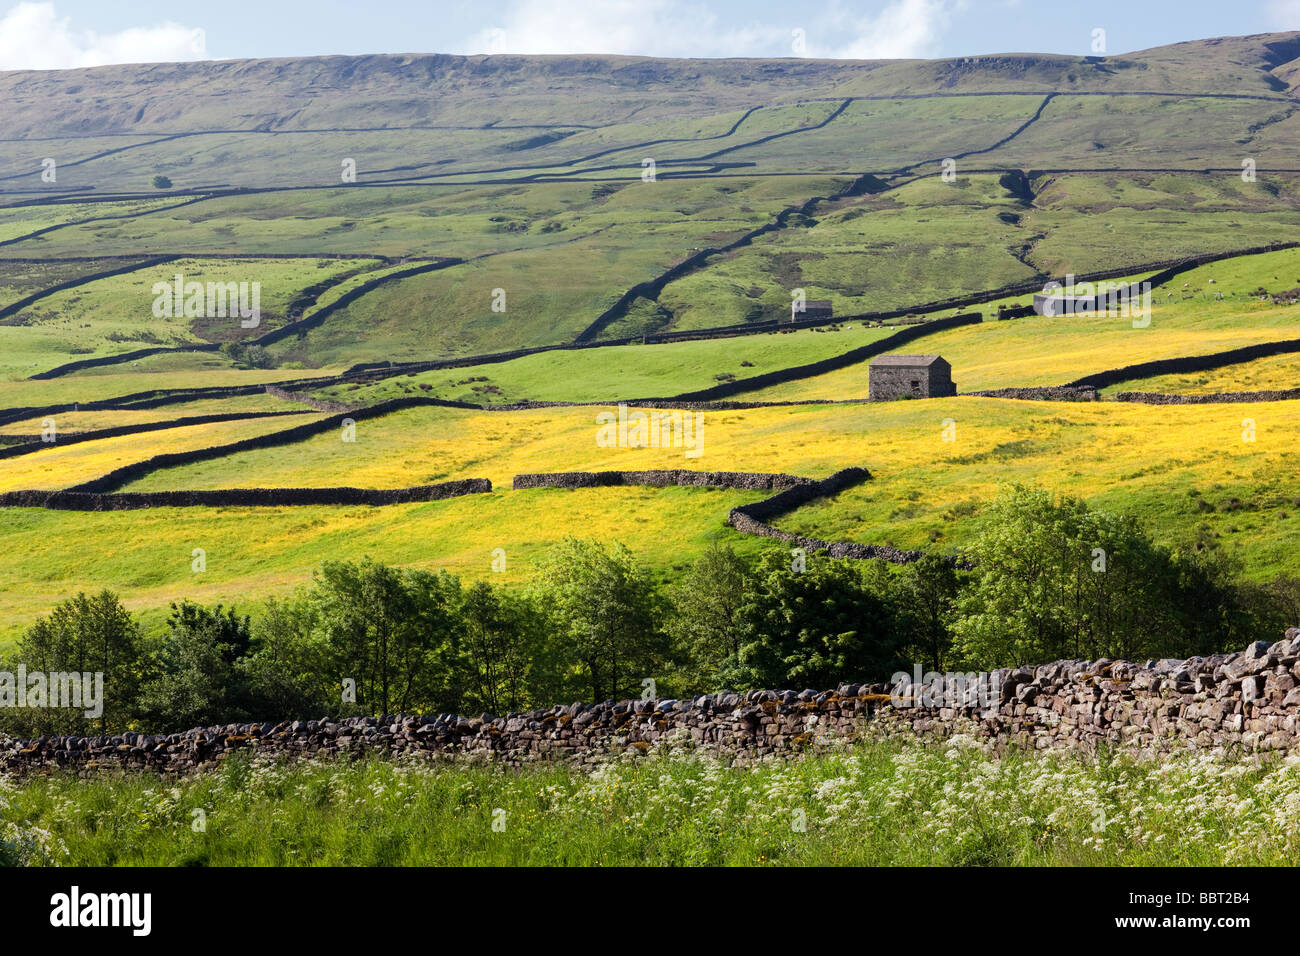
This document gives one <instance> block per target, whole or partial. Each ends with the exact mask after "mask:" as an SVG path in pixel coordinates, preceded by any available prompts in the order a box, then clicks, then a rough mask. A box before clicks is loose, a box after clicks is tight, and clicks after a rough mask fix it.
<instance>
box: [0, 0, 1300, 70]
mask: <svg viewBox="0 0 1300 956" xmlns="http://www.w3.org/2000/svg"><path fill="white" fill-rule="evenodd" d="M1297 29H1300V0H1233V2H1224V0H1173V2H1166V0H1088V2H1078V0H812V2H807V0H805V2H794V3H791V2H776V0H386V2H384V3H382V4H365V3H359V2H357V0H310V2H308V0H223V2H221V3H219V4H218V3H214V2H213V0H202V2H190V0H166V2H162V0H157V2H155V0H130V2H116V0H115V2H112V3H104V2H103V0H53V2H30V0H24V2H17V3H15V2H12V0H0V69H4V70H17V69H64V68H69V67H80V66H101V65H104V64H108V63H146V62H170V61H179V60H207V59H238V58H245V57H277V56H313V55H326V54H362V53H463V54H468V53H624V54H635V55H642V56H663V57H678V56H701V57H721V56H754V57H779V56H808V57H830V58H862V59H876V58H892V57H949V56H969V55H974V54H984V53H1027V52H1034V53H1064V54H1078V55H1085V54H1094V53H1106V54H1111V55H1115V54H1121V53H1126V52H1131V51H1134V50H1142V49H1147V48H1150V47H1154V46H1161V45H1163V44H1166V43H1176V42H1179V41H1181V40H1196V39H1203V38H1206V37H1214V36H1228V35H1239V34H1248V33H1267V32H1275V31H1283V30H1297ZM1099 44H1100V45H1099Z"/></svg>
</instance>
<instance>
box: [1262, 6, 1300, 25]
mask: <svg viewBox="0 0 1300 956" xmlns="http://www.w3.org/2000/svg"><path fill="white" fill-rule="evenodd" d="M1268 16H1269V19H1270V20H1272V21H1273V26H1274V27H1276V28H1277V29H1279V30H1300V0H1273V2H1272V3H1270V4H1269V5H1268Z"/></svg>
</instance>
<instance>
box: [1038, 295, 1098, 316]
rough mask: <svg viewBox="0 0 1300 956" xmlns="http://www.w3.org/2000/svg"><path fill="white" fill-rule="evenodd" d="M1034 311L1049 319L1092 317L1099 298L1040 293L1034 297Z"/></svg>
mask: <svg viewBox="0 0 1300 956" xmlns="http://www.w3.org/2000/svg"><path fill="white" fill-rule="evenodd" d="M1034 311H1035V312H1036V313H1038V314H1039V315H1045V316H1048V317H1051V316H1057V315H1080V314H1084V315H1090V314H1092V313H1093V312H1096V311H1097V297H1096V296H1095V295H1093V296H1075V295H1060V294H1056V293H1047V292H1038V293H1036V294H1035V295H1034Z"/></svg>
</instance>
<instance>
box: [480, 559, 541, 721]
mask: <svg viewBox="0 0 1300 956" xmlns="http://www.w3.org/2000/svg"><path fill="white" fill-rule="evenodd" d="M460 617H461V620H462V622H463V627H464V636H463V645H462V646H463V649H464V651H465V653H466V655H467V657H468V659H469V673H470V680H469V685H468V687H467V688H466V698H467V701H466V702H467V703H468V704H470V705H472V706H473V707H475V708H482V709H484V710H487V711H488V712H489V713H493V714H501V713H506V712H514V711H519V710H522V709H523V708H524V707H526V706H528V705H529V704H530V703H541V702H549V700H548V699H546V698H542V699H540V700H539V695H538V694H537V691H538V690H543V689H544V688H546V687H547V684H548V681H547V676H548V674H547V666H546V665H547V663H548V658H549V653H548V648H547V641H546V633H547V629H546V622H545V617H544V615H542V613H541V612H540V611H539V610H538V609H537V608H536V607H535V606H534V605H533V603H532V601H530V600H528V599H527V598H524V597H519V596H516V595H512V594H509V593H508V592H504V591H499V590H497V589H496V588H494V587H492V585H491V584H489V583H487V582H486V581H479V582H477V583H475V584H474V585H473V586H471V587H470V588H468V589H467V590H466V591H465V596H464V601H463V603H462V604H461V607H460Z"/></svg>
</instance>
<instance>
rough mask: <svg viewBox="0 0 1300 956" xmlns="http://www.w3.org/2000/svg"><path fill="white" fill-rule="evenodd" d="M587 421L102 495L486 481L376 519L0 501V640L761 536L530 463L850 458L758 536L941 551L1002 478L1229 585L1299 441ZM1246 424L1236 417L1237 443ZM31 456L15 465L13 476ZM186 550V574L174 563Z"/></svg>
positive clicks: (1284, 532)
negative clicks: (422, 570) (591, 545)
mask: <svg viewBox="0 0 1300 956" xmlns="http://www.w3.org/2000/svg"><path fill="white" fill-rule="evenodd" d="M603 410H604V409H603V408H601V407H584V408H550V409H535V410H529V411H523V412H479V411H458V410H448V409H412V410H407V411H403V412H397V413H393V414H391V415H388V416H385V417H383V418H379V419H373V420H365V421H361V422H359V423H358V425H357V429H358V430H357V441H356V442H355V443H345V442H342V441H340V435H335V434H333V433H330V434H327V435H322V436H318V437H316V438H313V439H309V440H308V441H305V442H301V443H298V444H296V445H292V446H285V447H280V448H272V449H265V450H260V451H253V452H246V453H241V454H239V455H233V456H230V457H228V458H225V459H219V460H214V461H208V462H201V463H197V464H193V465H187V466H183V467H179V468H173V469H167V470H164V471H160V472H156V473H154V474H152V475H149V476H146V477H145V478H143V479H140V480H138V481H136V482H134V483H132V484H130V485H128V486H127V487H126V489H125V490H129V491H144V490H152V491H157V490H168V489H178V488H221V487H328V486H335V485H355V486H360V487H378V488H386V487H403V486H406V485H411V484H422V483H427V482H433V481H445V480H451V479H456V478H464V477H487V478H490V479H491V480H492V482H493V484H494V487H495V489H496V490H494V491H493V492H492V493H491V494H488V495H471V496H468V497H464V498H457V499H452V500H448V501H442V502H430V503H427V504H416V505H400V506H393V507H385V508H351V507H347V508H344V507H329V508H314V507H313V508H256V509H251V508H242V509H241V508H218V509H152V510H149V511H133V512H115V513H107V514H95V513H73V512H57V511H42V510H34V509H10V510H7V511H6V512H5V513H4V514H3V527H2V529H0V542H2V543H3V548H0V573H3V574H4V575H5V576H6V578H7V580H10V581H12V582H14V583H13V584H12V585H11V586H10V587H9V588H8V589H7V590H6V593H5V608H4V614H3V627H4V630H5V631H6V632H7V633H8V634H10V635H11V636H12V635H13V634H15V633H16V631H17V630H18V629H20V628H21V627H23V626H25V625H26V624H27V623H30V621H31V620H32V618H34V617H35V616H36V615H38V614H41V613H44V612H45V611H47V610H48V608H49V606H50V605H52V604H53V603H54V602H56V601H57V600H61V599H62V598H64V597H67V596H70V595H71V594H73V593H75V592H76V590H78V589H83V588H88V587H96V588H97V587H111V588H113V589H115V590H118V591H120V592H121V593H122V595H123V597H124V599H125V600H126V602H127V604H128V606H129V607H131V608H133V609H135V610H141V611H148V612H149V613H151V614H154V615H157V614H159V613H160V610H159V609H160V608H163V607H165V605H166V603H167V602H168V601H172V600H179V599H180V598H182V597H191V598H194V599H196V600H204V601H208V602H215V601H217V600H221V601H225V602H226V603H229V602H231V601H238V602H239V603H240V604H241V605H243V604H248V603H250V602H254V601H257V600H260V599H261V598H262V597H265V596H268V595H272V594H279V593H285V592H287V591H289V590H292V589H293V588H294V587H296V586H298V585H300V584H302V583H304V582H305V581H307V580H308V579H309V577H310V574H311V572H312V571H313V570H314V569H315V568H316V567H317V566H318V565H319V564H320V562H321V561H323V560H326V559H359V558H361V557H363V556H365V555H367V554H369V555H371V556H373V557H375V558H377V559H380V560H385V561H388V562H390V563H394V564H400V565H411V566H418V567H426V568H433V569H436V568H446V569H447V570H449V571H453V572H456V573H459V574H461V575H463V576H465V577H466V578H468V579H473V578H477V577H481V576H486V575H487V574H488V573H489V566H490V556H491V552H492V551H493V549H495V548H505V549H506V551H507V554H508V555H509V556H510V557H509V568H510V575H509V577H510V581H518V582H521V581H525V580H527V579H528V578H529V577H530V576H531V575H532V574H533V573H534V569H535V566H536V562H537V561H538V559H539V558H540V557H541V555H542V554H543V553H544V552H545V551H546V550H547V549H548V548H550V547H552V546H553V545H555V544H557V543H559V542H560V541H561V540H562V539H563V538H564V537H565V536H566V535H570V534H573V535H577V536H580V537H596V538H599V539H600V540H614V539H618V540H622V541H624V542H625V543H626V544H627V545H628V546H629V547H631V548H632V550H633V551H634V552H635V553H636V554H637V555H638V557H639V558H640V559H641V560H643V561H644V562H645V563H646V564H647V565H648V566H649V567H650V568H651V569H652V571H653V572H654V573H655V574H656V575H659V576H664V577H666V576H667V575H669V574H670V572H671V571H673V570H674V569H680V568H682V567H684V566H685V565H686V564H688V563H689V562H690V561H691V560H693V558H694V556H695V555H696V554H698V552H699V550H700V549H701V548H702V547H704V546H705V545H706V544H707V543H708V541H710V540H714V539H716V540H721V541H725V542H728V543H733V544H736V545H737V546H739V547H740V548H742V549H757V548H760V547H764V546H768V545H766V544H765V543H761V542H759V541H757V540H756V539H753V538H748V537H746V536H743V535H740V534H739V533H737V532H735V531H733V530H731V529H730V528H728V527H726V526H725V525H724V521H725V518H726V514H727V512H728V511H729V510H730V509H731V508H732V507H735V506H736V505H739V504H743V503H745V502H747V501H752V500H755V499H756V498H758V497H762V495H761V493H753V492H735V491H712V490H706V489H693V488H666V489H650V488H604V489H582V490H577V491H562V490H555V489H549V490H531V491H513V490H511V489H510V481H511V478H512V477H513V476H514V475H515V474H519V473H521V472H531V471H568V470H607V469H642V468H689V469H693V470H739V471H775V472H786V473H793V474H800V475H808V476H812V477H822V476H825V475H828V474H830V473H831V472H833V471H835V470H838V469H840V468H843V467H846V466H850V465H860V466H865V467H867V468H868V469H869V470H870V471H871V472H872V474H873V476H874V480H872V481H870V482H868V483H866V484H863V485H859V486H857V487H855V488H851V489H848V490H846V491H844V492H841V493H840V494H839V495H837V496H835V497H834V498H830V499H825V500H821V501H816V502H812V503H810V504H808V505H805V506H804V507H802V508H800V509H799V510H797V511H795V512H793V513H791V514H789V515H786V516H784V517H783V518H781V519H779V521H778V522H777V524H778V525H779V526H780V527H782V528H785V529H787V530H791V531H796V532H800V533H803V534H807V535H810V536H813V537H818V538H822V539H826V540H840V539H847V540H855V541H861V542H864V543H870V544H893V545H896V546H899V547H909V548H923V549H927V550H934V551H939V552H941V553H946V552H951V551H955V550H957V549H959V548H961V547H962V546H964V545H965V544H967V543H968V542H970V541H971V540H973V537H974V536H975V535H976V534H977V533H978V532H979V530H980V528H981V526H982V510H983V507H984V505H985V504H986V503H987V502H988V501H989V500H991V499H992V498H993V497H994V496H996V494H997V493H998V492H999V490H1000V488H1001V487H1002V486H1003V485H1004V484H1005V483H1006V482H1009V481H1017V480H1019V481H1025V482H1029V483H1034V484H1038V485H1040V486H1043V487H1047V488H1050V489H1053V490H1056V491H1061V492H1065V493H1068V494H1072V495H1076V496H1079V497H1082V498H1084V499H1086V500H1087V501H1088V502H1089V503H1090V504H1091V505H1093V506H1094V507H1103V508H1107V509H1110V510H1116V511H1124V512H1129V513H1133V514H1136V515H1138V516H1139V517H1140V518H1142V519H1143V520H1144V521H1145V522H1146V524H1147V525H1148V527H1149V528H1150V530H1151V531H1152V532H1153V533H1154V534H1155V535H1156V537H1157V538H1159V539H1160V540H1162V541H1165V542H1167V543H1171V544H1180V543H1185V542H1188V541H1192V540H1197V539H1201V540H1204V541H1207V542H1215V541H1217V542H1219V543H1221V544H1224V545H1225V546H1228V548H1229V550H1230V551H1232V552H1233V553H1235V554H1237V555H1238V556H1239V557H1240V558H1241V560H1242V561H1243V564H1244V568H1243V570H1244V571H1245V573H1246V575H1247V576H1248V577H1249V578H1251V579H1256V580H1258V579H1263V578H1267V577H1270V576H1272V575H1274V574H1277V573H1282V572H1288V571H1291V570H1293V568H1294V556H1293V550H1294V549H1293V542H1294V539H1295V536H1296V534H1297V533H1298V532H1300V494H1297V492H1296V491H1295V489H1294V487H1293V484H1292V482H1291V480H1290V477H1289V475H1290V470H1289V468H1288V464H1287V463H1288V461H1289V458H1288V456H1289V454H1290V449H1291V448H1293V447H1294V444H1295V441H1296V438H1297V436H1298V435H1300V405H1298V404H1297V403H1294V402H1272V403H1259V404H1254V405H1251V406H1250V407H1249V409H1248V411H1243V409H1242V407H1241V406H1234V405H1192V406H1140V405H1126V404H1120V403H1099V404H1067V403H1058V402H1020V401H1011V400H1005V399H979V398H960V397H958V398H952V399H939V400H931V401H919V402H918V401H904V402H891V403H875V404H844V405H834V406H826V405H811V406H794V407H776V408H761V409H745V410H735V411H727V412H705V413H704V424H703V434H704V444H703V454H702V456H701V457H700V458H698V459H688V458H685V457H684V454H683V449H670V448H635V449H631V448H627V449H620V448H601V447H599V446H598V445H597V444H596V442H595V435H596V428H597V426H596V424H595V416H596V415H597V414H598V413H599V412H600V411H603ZM1247 416H1249V417H1251V418H1252V419H1253V420H1254V424H1255V440H1254V441H1249V442H1248V441H1244V440H1243V419H1244V418H1245V417H1247ZM945 420H951V421H952V422H953V423H955V431H954V432H953V433H952V434H953V438H954V440H953V441H951V442H947V441H944V434H945V428H944V422H945ZM138 439H139V440H140V441H141V442H149V441H153V442H157V441H158V436H157V434H154V435H153V436H152V437H151V436H149V435H142V436H138ZM98 444H100V443H99V442H92V443H86V445H82V446H70V447H69V449H68V451H69V452H70V451H72V450H74V449H75V448H78V447H80V448H87V447H93V446H94V445H98ZM47 454H48V453H46V452H39V453H36V454H34V455H31V456H28V457H27V458H26V459H17V460H16V462H23V463H24V465H23V467H24V468H26V469H28V471H27V472H26V474H27V477H28V479H29V480H37V478H38V476H40V475H41V474H42V473H43V471H42V469H41V467H40V460H41V459H42V457H43V456H45V455H47ZM16 462H11V463H7V464H15V463H16ZM0 473H2V472H0ZM252 529H255V531H253V530H252ZM194 548H204V549H205V551H206V552H207V554H208V570H207V572H205V573H204V574H198V575H196V574H193V573H192V572H191V569H190V555H191V552H192V549H194ZM507 583H510V582H509V581H508V582H507Z"/></svg>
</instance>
